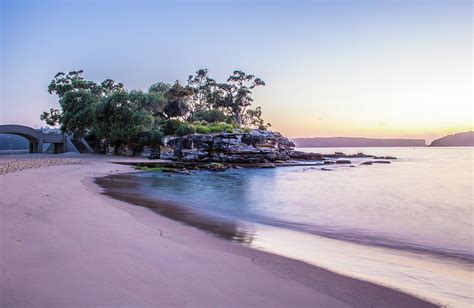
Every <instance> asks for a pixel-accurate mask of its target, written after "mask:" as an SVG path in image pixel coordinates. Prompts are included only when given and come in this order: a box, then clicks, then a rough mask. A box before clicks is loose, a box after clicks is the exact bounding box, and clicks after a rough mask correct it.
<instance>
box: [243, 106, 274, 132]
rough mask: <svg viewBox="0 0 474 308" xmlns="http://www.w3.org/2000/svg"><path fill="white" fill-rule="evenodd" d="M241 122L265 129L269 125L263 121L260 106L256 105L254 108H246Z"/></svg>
mask: <svg viewBox="0 0 474 308" xmlns="http://www.w3.org/2000/svg"><path fill="white" fill-rule="evenodd" d="M243 124H244V125H246V126H250V127H254V128H258V129H262V130H266V129H268V128H269V127H270V126H272V125H271V124H270V123H265V121H264V120H263V119H262V108H261V107H257V108H255V109H247V111H246V112H245V114H244V117H243Z"/></svg>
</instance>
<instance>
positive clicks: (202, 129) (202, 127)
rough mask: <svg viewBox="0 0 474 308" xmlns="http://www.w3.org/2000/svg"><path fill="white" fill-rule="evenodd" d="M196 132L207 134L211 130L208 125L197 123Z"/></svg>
mask: <svg viewBox="0 0 474 308" xmlns="http://www.w3.org/2000/svg"><path fill="white" fill-rule="evenodd" d="M196 132H197V133H198V134H209V133H210V132H211V130H210V129H209V127H208V126H206V125H201V124H199V125H196Z"/></svg>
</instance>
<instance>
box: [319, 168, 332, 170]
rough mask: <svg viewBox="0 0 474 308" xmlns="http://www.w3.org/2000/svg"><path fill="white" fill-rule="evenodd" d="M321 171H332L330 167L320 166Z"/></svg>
mask: <svg viewBox="0 0 474 308" xmlns="http://www.w3.org/2000/svg"><path fill="white" fill-rule="evenodd" d="M321 170H322V171H332V169H329V168H321Z"/></svg>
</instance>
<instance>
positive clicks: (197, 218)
mask: <svg viewBox="0 0 474 308" xmlns="http://www.w3.org/2000/svg"><path fill="white" fill-rule="evenodd" d="M95 182H96V183H97V184H98V185H100V186H101V187H102V188H104V192H103V194H105V195H107V196H110V197H112V198H114V199H117V200H120V201H124V202H128V203H131V204H134V205H138V206H142V207H145V208H148V209H150V210H151V211H153V212H155V213H157V214H160V215H163V216H165V217H168V218H171V219H174V220H177V221H181V222H183V223H186V224H188V225H190V226H193V227H197V228H199V229H202V230H205V231H208V232H212V233H213V234H215V235H217V236H219V237H222V238H225V239H228V240H232V241H236V242H239V243H243V244H251V243H252V240H253V235H252V232H249V231H248V230H246V231H243V230H241V229H240V228H239V225H238V224H236V223H234V222H232V221H230V220H227V219H223V218H217V217H213V216H211V215H202V214H200V213H198V212H197V211H195V210H193V209H192V208H189V207H185V206H182V205H180V204H177V203H173V202H171V201H167V200H160V199H159V198H156V197H150V196H147V195H144V194H142V193H141V192H140V189H139V187H140V184H139V181H137V178H136V177H135V176H133V175H130V174H122V175H110V176H106V177H102V178H97V179H96V180H95ZM154 185H157V184H154Z"/></svg>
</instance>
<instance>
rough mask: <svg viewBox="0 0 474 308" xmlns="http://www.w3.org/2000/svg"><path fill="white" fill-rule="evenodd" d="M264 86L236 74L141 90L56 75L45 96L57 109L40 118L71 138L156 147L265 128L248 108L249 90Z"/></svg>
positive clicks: (78, 74)
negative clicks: (172, 138) (175, 139)
mask: <svg viewBox="0 0 474 308" xmlns="http://www.w3.org/2000/svg"><path fill="white" fill-rule="evenodd" d="M264 85H265V82H264V81H263V80H261V79H260V78H257V77H255V76H254V75H250V74H246V73H244V72H242V71H237V70H236V71H234V72H233V73H232V75H231V76H230V77H229V78H228V79H227V81H226V82H222V83H219V82H216V80H215V79H213V78H211V77H210V76H209V72H208V70H207V69H200V70H198V71H196V72H195V74H193V75H189V77H188V79H187V84H181V83H180V82H179V81H176V82H175V83H173V84H169V83H166V82H161V81H160V82H156V83H154V84H152V85H151V86H150V87H149V88H148V90H147V91H141V90H133V89H132V90H127V89H126V88H125V87H124V85H123V84H122V83H117V82H115V81H114V80H112V79H106V80H104V81H102V82H101V83H96V82H94V81H90V80H86V79H85V78H84V77H83V71H82V70H79V71H71V72H69V73H67V74H66V73H62V72H59V73H57V74H56V75H55V76H54V78H53V80H52V81H51V83H50V84H49V86H48V92H49V93H50V94H56V95H57V96H58V102H59V106H60V108H59V109H54V108H51V109H50V110H49V111H45V112H43V113H42V114H41V115H40V119H41V120H44V121H45V122H46V124H48V125H51V126H56V125H59V126H60V128H61V130H62V131H63V132H65V133H69V134H72V135H73V136H74V137H75V138H81V137H83V136H94V138H95V140H96V141H98V142H102V143H105V144H110V145H130V144H135V145H148V146H156V145H158V144H159V143H160V141H158V140H161V138H162V137H163V136H164V135H171V134H178V135H183V134H189V133H195V132H198V133H208V132H218V131H233V130H235V129H237V130H238V129H241V128H244V127H253V128H259V129H267V128H268V127H269V126H270V125H269V124H268V123H265V121H264V120H263V119H262V110H261V108H260V107H256V108H255V109H252V108H251V105H252V103H253V99H252V92H253V90H254V89H255V88H256V87H259V86H264Z"/></svg>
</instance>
